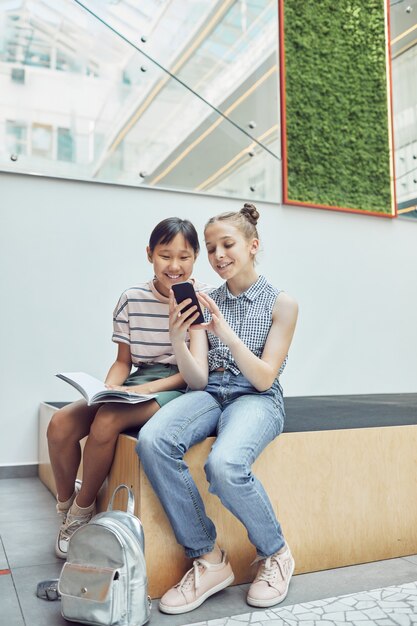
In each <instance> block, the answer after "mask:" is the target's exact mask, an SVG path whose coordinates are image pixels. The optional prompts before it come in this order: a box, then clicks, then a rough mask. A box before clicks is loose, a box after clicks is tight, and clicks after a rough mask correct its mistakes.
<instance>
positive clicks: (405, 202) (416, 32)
mask: <svg viewBox="0 0 417 626" xmlns="http://www.w3.org/2000/svg"><path fill="white" fill-rule="evenodd" d="M416 44H417V2H416V1H412V2H404V1H401V0H400V1H398V0H392V1H391V56H392V87H393V109H394V119H393V124H394V146H395V174H396V176H395V177H396V195H397V204H398V215H399V216H403V217H409V218H414V219H417V82H416V80H415V77H416V75H417V45H416Z"/></svg>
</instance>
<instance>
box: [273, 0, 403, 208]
mask: <svg viewBox="0 0 417 626" xmlns="http://www.w3.org/2000/svg"><path fill="white" fill-rule="evenodd" d="M281 1H282V2H283V12H284V24H283V28H284V46H285V48H284V64H285V83H284V84H285V102H286V106H285V118H286V146H287V175H288V178H287V192H286V198H285V200H287V201H291V202H295V203H297V202H300V203H307V204H312V205H328V206H336V207H343V208H347V209H359V210H363V211H372V212H376V213H380V214H389V215H391V214H392V213H393V208H392V199H391V185H390V150H389V132H390V130H389V125H388V97H387V89H388V87H387V67H386V38H385V18H384V12H385V0H320V1H318V0H281Z"/></svg>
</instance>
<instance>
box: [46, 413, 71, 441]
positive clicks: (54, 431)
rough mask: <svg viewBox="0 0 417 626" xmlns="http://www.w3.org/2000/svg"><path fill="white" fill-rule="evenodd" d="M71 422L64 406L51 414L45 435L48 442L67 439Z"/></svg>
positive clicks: (69, 434)
mask: <svg viewBox="0 0 417 626" xmlns="http://www.w3.org/2000/svg"><path fill="white" fill-rule="evenodd" d="M71 434H72V433H71V423H70V417H69V414H68V411H67V410H66V408H65V407H64V408H62V409H59V410H58V411H57V412H56V413H54V414H53V416H52V418H51V420H50V422H49V424H48V428H47V431H46V437H47V439H48V442H49V443H50V444H58V443H61V442H65V441H68V437H70V436H71Z"/></svg>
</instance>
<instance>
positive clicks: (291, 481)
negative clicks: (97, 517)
mask: <svg viewBox="0 0 417 626" xmlns="http://www.w3.org/2000/svg"><path fill="white" fill-rule="evenodd" d="M213 440H214V439H213V438H211V439H210V438H209V439H207V440H206V441H204V442H202V443H200V444H198V445H196V446H194V447H193V448H192V449H191V450H189V451H188V453H187V455H186V457H185V458H186V460H187V462H188V464H189V466H190V470H191V473H192V475H193V477H194V479H195V481H196V483H197V486H198V487H199V489H200V491H201V493H202V496H203V500H204V502H205V504H206V507H207V512H208V514H209V516H210V517H211V518H212V519H213V521H214V523H215V525H216V528H217V532H218V538H219V543H220V545H221V546H222V547H224V548H225V549H226V550H227V551H228V554H229V556H230V560H231V563H232V566H233V569H234V572H235V575H236V580H235V583H236V584H240V583H244V582H249V581H250V580H251V578H252V577H253V569H251V567H250V563H251V561H252V560H253V559H254V558H255V551H254V548H253V546H252V545H251V544H250V543H249V540H248V538H247V535H246V531H245V529H244V527H243V526H242V524H241V523H240V522H239V521H238V520H236V519H235V518H234V517H233V516H232V515H231V514H230V513H229V512H228V511H227V510H225V509H224V507H223V506H222V505H221V503H220V501H219V500H218V498H217V497H216V496H213V495H211V494H209V493H208V485H207V482H206V479H205V475H204V470H203V465H204V461H205V459H206V457H207V455H208V453H209V451H210V448H211V445H212V443H213ZM135 444H136V439H135V438H133V437H129V436H127V435H120V437H119V440H118V444H117V448H116V454H115V458H114V462H113V466H112V468H111V471H110V474H109V477H108V480H107V482H106V483H105V485H104V486H103V489H102V490H101V493H100V498H99V508H100V510H103V509H105V508H106V506H107V502H108V498H109V496H110V495H111V493H112V492H113V489H114V488H115V487H116V486H117V485H118V484H120V483H121V482H125V483H127V484H129V486H131V487H132V489H133V491H134V493H135V499H136V512H137V514H138V516H139V517H140V519H141V520H142V523H143V526H144V530H145V538H146V560H147V567H148V575H149V583H150V594H151V596H152V597H159V596H160V595H161V594H162V593H163V592H164V591H165V590H166V589H167V588H168V587H169V586H171V585H172V584H174V583H176V582H177V581H178V580H179V578H180V577H181V575H182V574H183V573H184V572H185V571H186V569H187V568H188V567H189V566H190V561H189V560H187V559H186V558H185V557H184V554H183V550H182V548H181V547H180V546H178V545H177V543H176V541H175V538H174V535H173V533H172V530H171V527H170V524H169V522H168V520H167V518H166V516H165V513H164V511H163V509H162V507H161V505H160V503H159V501H158V499H157V497H156V496H155V494H154V492H153V490H152V488H151V486H150V484H149V481H148V480H147V478H146V476H145V474H144V472H143V470H142V467H141V465H140V462H139V460H138V458H137V455H136V453H135ZM254 472H255V474H256V475H257V476H258V478H259V479H260V480H261V481H262V483H263V485H264V487H265V489H266V491H267V492H268V494H269V496H270V498H271V501H272V504H273V506H274V509H275V510H276V511H277V514H278V518H279V520H280V522H281V524H282V527H283V531H284V534H285V536H286V539H287V540H288V543H289V545H290V546H291V549H292V551H293V554H294V557H295V560H296V573H305V572H312V571H318V570H323V569H329V568H334V567H341V566H345V565H354V564H359V563H366V562H370V561H377V560H381V559H387V558H394V557H400V556H406V555H409V554H415V553H416V552H417V497H416V496H417V426H392V427H378V428H360V429H349V430H329V431H316V432H299V433H284V434H282V435H281V436H280V437H279V438H278V439H276V440H275V441H274V442H272V443H271V444H270V445H269V446H268V447H267V448H266V450H265V451H264V452H263V454H262V455H261V456H260V458H259V459H258V460H257V461H256V463H255V464H254ZM41 479H42V478H41ZM46 484H48V483H46ZM48 486H50V483H49V485H48ZM52 490H53V489H52ZM121 497H124V496H123V494H122V495H121ZM167 564H168V565H167Z"/></svg>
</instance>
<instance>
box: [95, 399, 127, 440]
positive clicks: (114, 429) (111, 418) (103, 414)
mask: <svg viewBox="0 0 417 626" xmlns="http://www.w3.org/2000/svg"><path fill="white" fill-rule="evenodd" d="M123 429H124V426H123V420H122V419H121V416H120V415H118V413H117V410H114V409H112V408H110V407H106V406H103V407H101V408H100V409H99V410H98V411H97V414H96V416H95V418H94V420H93V423H92V424H91V428H90V435H91V436H92V437H93V438H94V439H95V440H96V441H97V442H98V443H103V444H104V443H108V442H110V441H113V440H114V439H115V438H116V437H118V435H119V434H120V433H121V432H122V431H123Z"/></svg>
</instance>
